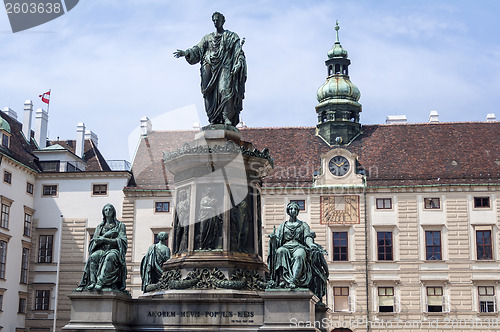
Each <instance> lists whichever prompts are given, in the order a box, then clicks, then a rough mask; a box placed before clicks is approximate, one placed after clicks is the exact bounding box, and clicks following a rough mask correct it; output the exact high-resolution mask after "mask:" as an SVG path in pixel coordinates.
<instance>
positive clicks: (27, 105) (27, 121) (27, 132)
mask: <svg viewBox="0 0 500 332" xmlns="http://www.w3.org/2000/svg"><path fill="white" fill-rule="evenodd" d="M32 116H33V102H32V101H31V100H29V99H28V100H26V101H25V102H24V116H23V134H24V138H26V141H27V142H28V143H29V142H30V141H31V118H32Z"/></svg>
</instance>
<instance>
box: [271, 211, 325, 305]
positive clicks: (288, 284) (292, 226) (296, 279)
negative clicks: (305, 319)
mask: <svg viewBox="0 0 500 332" xmlns="http://www.w3.org/2000/svg"><path fill="white" fill-rule="evenodd" d="M286 212H287V214H288V215H289V216H290V218H289V219H288V220H286V221H285V222H283V223H282V224H281V225H279V227H278V230H277V231H276V229H274V231H273V233H272V234H269V237H270V240H269V255H268V258H267V261H268V265H269V271H270V278H271V280H270V282H269V288H289V289H294V288H309V289H310V290H311V291H312V292H313V293H314V294H315V295H316V296H318V297H319V299H320V300H321V298H322V297H323V296H324V295H325V293H326V281H327V277H328V265H327V264H326V260H325V258H324V254H325V253H326V252H325V250H324V249H323V248H321V246H319V245H318V244H316V243H314V238H315V236H316V234H315V233H314V232H313V231H311V229H310V228H309V225H308V224H307V223H305V222H303V221H302V220H299V219H298V218H297V216H298V214H299V205H298V204H297V203H295V202H291V203H289V204H288V205H287V208H286Z"/></svg>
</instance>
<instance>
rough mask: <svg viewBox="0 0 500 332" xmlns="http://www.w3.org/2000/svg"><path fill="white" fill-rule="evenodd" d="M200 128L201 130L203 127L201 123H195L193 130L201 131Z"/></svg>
mask: <svg viewBox="0 0 500 332" xmlns="http://www.w3.org/2000/svg"><path fill="white" fill-rule="evenodd" d="M200 128H201V125H200V123H199V122H195V123H193V129H198V130H199V129H200Z"/></svg>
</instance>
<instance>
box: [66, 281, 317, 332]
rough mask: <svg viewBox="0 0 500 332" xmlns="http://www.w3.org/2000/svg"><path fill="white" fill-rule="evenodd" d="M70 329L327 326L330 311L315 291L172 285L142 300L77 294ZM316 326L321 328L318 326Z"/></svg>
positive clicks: (81, 331) (149, 331)
mask: <svg viewBox="0 0 500 332" xmlns="http://www.w3.org/2000/svg"><path fill="white" fill-rule="evenodd" d="M70 298H71V304H72V310H71V320H70V322H69V324H68V325H66V326H65V327H64V328H63V330H64V331H65V332H84V331H85V332H86V331H101V332H103V331H120V332H122V331H144V332H146V331H147V332H153V331H156V332H159V331H235V332H236V331H238V332H239V331H311V332H313V331H314V332H319V331H321V329H320V328H319V327H320V322H321V320H322V319H323V318H324V316H323V315H324V312H323V311H321V310H320V312H317V311H316V303H317V302H318V298H317V297H316V296H314V295H313V294H312V293H311V292H310V291H309V290H306V289H299V290H295V291H286V290H276V291H261V292H257V291H235V290H221V289H215V290H167V291H158V292H153V293H148V294H145V295H144V296H141V297H139V298H138V299H131V298H130V297H129V296H125V295H121V294H113V293H108V292H106V293H102V294H98V293H88V292H83V293H73V294H72V295H70ZM315 326H316V327H315Z"/></svg>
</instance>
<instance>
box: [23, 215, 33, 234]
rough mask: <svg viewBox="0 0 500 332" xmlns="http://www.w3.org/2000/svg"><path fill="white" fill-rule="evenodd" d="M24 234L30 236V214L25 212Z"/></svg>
mask: <svg viewBox="0 0 500 332" xmlns="http://www.w3.org/2000/svg"><path fill="white" fill-rule="evenodd" d="M23 235H24V236H28V237H30V236H31V214H28V213H25V214H24V231H23Z"/></svg>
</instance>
